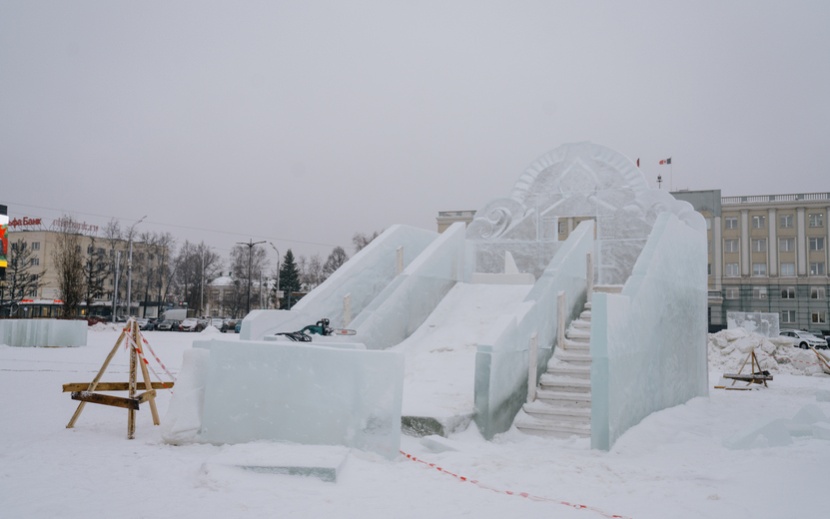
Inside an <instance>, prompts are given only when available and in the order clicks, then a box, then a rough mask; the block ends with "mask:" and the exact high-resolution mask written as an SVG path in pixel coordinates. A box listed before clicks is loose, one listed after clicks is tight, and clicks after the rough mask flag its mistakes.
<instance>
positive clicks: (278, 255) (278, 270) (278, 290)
mask: <svg viewBox="0 0 830 519" xmlns="http://www.w3.org/2000/svg"><path fill="white" fill-rule="evenodd" d="M268 245H270V246H271V248H272V249H274V252H276V253H277V293H276V296H277V308H278V309H279V307H280V251H279V250H277V247H276V246H274V244H273V243H271V242H270V241H269V242H268Z"/></svg>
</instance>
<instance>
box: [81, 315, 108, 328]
mask: <svg viewBox="0 0 830 519" xmlns="http://www.w3.org/2000/svg"><path fill="white" fill-rule="evenodd" d="M108 322H110V320H109V318H108V317H104V316H103V315H90V316H89V317H87V318H86V324H88V325H89V326H93V325H96V324H98V323H108Z"/></svg>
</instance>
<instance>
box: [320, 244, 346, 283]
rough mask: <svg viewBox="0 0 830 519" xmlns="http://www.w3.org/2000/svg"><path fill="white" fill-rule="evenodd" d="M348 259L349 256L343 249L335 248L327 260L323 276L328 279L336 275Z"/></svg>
mask: <svg viewBox="0 0 830 519" xmlns="http://www.w3.org/2000/svg"><path fill="white" fill-rule="evenodd" d="M347 259H349V255H348V254H346V251H345V250H343V247H335V248H334V249H333V250H332V251H331V254H329V257H328V258H327V259H326V262H325V263H324V264H323V275H324V276H325V277H326V279H328V277H329V276H331V275H332V274H334V271H335V270H337V269H339V268H340V265H342V264H344V263H346V260H347Z"/></svg>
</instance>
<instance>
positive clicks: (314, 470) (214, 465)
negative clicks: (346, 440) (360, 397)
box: [202, 442, 349, 483]
mask: <svg viewBox="0 0 830 519" xmlns="http://www.w3.org/2000/svg"><path fill="white" fill-rule="evenodd" d="M348 454H349V449H348V448H347V447H343V446H338V445H300V444H296V443H262V442H254V443H242V444H237V445H229V446H227V448H225V449H224V450H223V451H222V452H221V453H219V454H217V455H216V456H214V457H212V458H210V459H209V460H208V461H206V462H205V463H204V464H203V465H202V471H203V472H215V471H217V470H222V469H223V468H236V469H239V470H245V471H250V472H255V473H260V474H282V475H286V476H303V477H313V478H317V479H319V480H322V481H325V482H328V483H336V482H337V477H338V475H339V474H340V470H341V469H342V468H343V465H344V463H345V462H346V458H347V457H348Z"/></svg>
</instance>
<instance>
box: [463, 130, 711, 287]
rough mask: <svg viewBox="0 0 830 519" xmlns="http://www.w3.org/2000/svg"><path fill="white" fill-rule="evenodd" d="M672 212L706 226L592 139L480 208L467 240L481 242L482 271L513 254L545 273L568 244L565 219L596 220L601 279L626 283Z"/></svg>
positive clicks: (562, 150)
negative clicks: (660, 219)
mask: <svg viewBox="0 0 830 519" xmlns="http://www.w3.org/2000/svg"><path fill="white" fill-rule="evenodd" d="M664 211H671V212H673V213H675V214H676V215H678V216H679V217H680V218H681V219H682V220H683V221H685V222H686V223H687V224H689V225H692V226H694V227H695V228H698V229H700V228H701V226H703V227H704V228H705V222H704V221H703V218H702V217H701V216H700V215H699V214H698V213H697V212H695V211H694V210H693V209H692V207H691V206H690V205H689V204H687V203H685V202H680V201H678V200H676V199H675V198H674V197H672V196H671V195H670V194H669V193H668V192H666V191H661V190H658V189H654V188H651V187H650V186H649V185H648V183H647V182H646V179H645V176H644V175H643V173H642V171H640V169H639V168H637V167H636V165H635V164H634V162H633V161H632V160H631V159H629V158H628V157H626V156H624V155H622V154H620V153H618V152H616V151H614V150H612V149H610V148H607V147H605V146H600V145H597V144H593V143H589V142H583V143H576V144H565V145H562V146H560V147H559V148H556V149H555V150H553V151H550V152H548V153H546V154H545V155H543V156H541V157H539V158H538V159H537V160H536V161H534V162H533V163H532V164H531V165H530V166H528V168H527V169H525V171H524V172H523V173H522V174H521V175H520V176H519V178H518V180H517V181H516V183H515V184H514V186H513V190H512V191H511V193H510V196H509V197H507V198H499V199H495V200H492V201H490V202H488V203H487V204H485V205H484V206H483V207H482V208H481V209H479V210H478V211H477V212H476V216H475V218H474V219H473V221H472V222H471V223H470V225H469V227H468V229H467V238H468V239H469V240H472V241H474V242H475V243H476V268H477V269H478V270H480V271H484V272H488V271H497V270H498V269H499V268H501V266H500V261H502V260H501V258H503V256H504V252H505V251H510V252H511V253H512V254H513V256H514V257H515V258H516V260H517V263H518V265H519V268H520V269H522V270H523V271H525V272H532V273H534V274H535V275H537V276H538V275H539V274H540V273H541V271H542V270H544V268H545V267H546V266H547V264H548V263H549V261H550V259H551V258H552V257H553V254H555V252H556V250H557V249H558V246H559V245H560V244H561V242H559V241H558V236H559V232H558V228H557V227H558V222H559V221H565V219H575V220H580V219H586V218H591V219H594V220H596V225H597V255H598V258H597V262H596V265H597V280H598V282H599V283H609V284H618V283H624V282H625V280H626V279H627V278H628V275H629V274H630V272H631V269H632V268H633V266H634V262H635V261H636V259H637V257H638V256H639V254H640V251H641V250H642V247H643V245H644V244H645V241H646V238H647V237H648V234H649V233H650V232H651V228H652V226H653V225H654V222H655V220H656V218H657V215H658V214H660V213H661V212H664Z"/></svg>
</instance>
